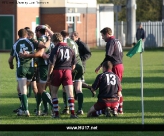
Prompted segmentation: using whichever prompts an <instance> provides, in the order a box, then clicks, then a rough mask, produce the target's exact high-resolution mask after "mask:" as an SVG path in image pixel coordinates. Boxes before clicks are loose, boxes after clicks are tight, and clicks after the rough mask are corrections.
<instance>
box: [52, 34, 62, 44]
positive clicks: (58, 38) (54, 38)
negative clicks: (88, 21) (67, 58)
mask: <svg viewBox="0 0 164 136" xmlns="http://www.w3.org/2000/svg"><path fill="white" fill-rule="evenodd" d="M62 41H63V37H62V35H61V34H60V33H54V34H53V35H52V42H62Z"/></svg>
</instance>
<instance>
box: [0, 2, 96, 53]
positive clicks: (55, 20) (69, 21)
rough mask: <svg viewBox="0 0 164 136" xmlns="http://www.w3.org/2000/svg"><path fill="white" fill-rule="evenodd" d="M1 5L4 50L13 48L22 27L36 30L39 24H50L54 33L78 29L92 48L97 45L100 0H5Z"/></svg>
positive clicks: (0, 44)
mask: <svg viewBox="0 0 164 136" xmlns="http://www.w3.org/2000/svg"><path fill="white" fill-rule="evenodd" d="M0 7H1V8H0V23H1V25H0V50H10V49H11V46H12V45H13V43H14V42H15V41H16V40H17V38H18V35H17V32H18V30H19V29H21V28H24V27H27V26H28V27H30V28H31V29H32V30H33V31H35V27H36V25H38V24H48V25H50V26H51V28H52V30H53V31H54V32H60V31H61V30H67V31H69V32H72V31H78V32H79V36H80V38H81V39H82V40H83V41H84V42H85V43H87V44H88V45H89V46H90V47H93V46H96V44H97V37H96V31H97V29H96V27H97V1H96V0H78V1H77V0H37V1H36V0H17V1H15V0H2V1H1V2H0Z"/></svg>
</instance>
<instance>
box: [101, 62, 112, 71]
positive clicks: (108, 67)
mask: <svg viewBox="0 0 164 136" xmlns="http://www.w3.org/2000/svg"><path fill="white" fill-rule="evenodd" d="M102 67H103V69H102V70H103V72H105V71H108V70H112V68H113V64H112V63H111V62H110V61H105V62H104V63H103V64H102Z"/></svg>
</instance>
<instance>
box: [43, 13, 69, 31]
mask: <svg viewBox="0 0 164 136" xmlns="http://www.w3.org/2000/svg"><path fill="white" fill-rule="evenodd" d="M40 18H41V24H48V25H49V26H50V27H51V29H52V31H53V32H61V31H62V30H65V29H67V28H66V25H65V24H66V17H65V14H42V15H41V17H40Z"/></svg>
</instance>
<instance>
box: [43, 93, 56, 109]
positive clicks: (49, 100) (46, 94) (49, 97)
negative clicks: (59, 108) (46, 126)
mask: <svg viewBox="0 0 164 136" xmlns="http://www.w3.org/2000/svg"><path fill="white" fill-rule="evenodd" d="M42 99H43V100H44V101H46V102H48V103H49V104H50V106H51V107H53V104H52V100H51V95H50V94H49V93H48V92H45V91H44V92H43V93H42Z"/></svg>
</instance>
